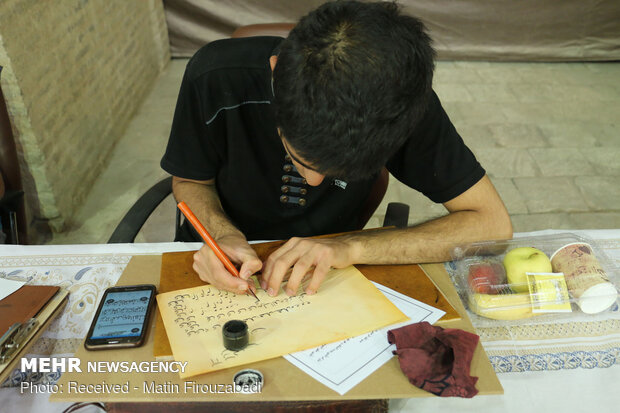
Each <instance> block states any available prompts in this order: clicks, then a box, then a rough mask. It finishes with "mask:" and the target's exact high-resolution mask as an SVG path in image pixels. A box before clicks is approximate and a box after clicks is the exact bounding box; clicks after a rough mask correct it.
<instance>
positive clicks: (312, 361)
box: [284, 283, 445, 394]
mask: <svg viewBox="0 0 620 413" xmlns="http://www.w3.org/2000/svg"><path fill="white" fill-rule="evenodd" d="M373 284H375V286H376V287H377V288H378V289H379V291H381V292H382V293H383V294H384V295H385V296H386V297H387V298H388V299H389V300H390V301H391V302H392V303H393V304H394V305H395V306H396V307H397V308H398V309H399V310H401V311H402V312H403V313H404V314H405V315H407V317H409V318H410V320H409V321H406V322H403V323H399V324H395V325H392V326H388V327H385V328H382V329H379V330H375V331H372V332H370V333H368V334H364V335H362V336H358V337H352V338H349V339H346V340H343V341H339V342H336V343H330V344H326V345H323V346H320V347H316V348H313V349H308V350H305V351H300V352H297V353H293V354H288V355H286V356H284V358H286V359H287V360H288V361H289V362H291V363H293V364H294V365H295V366H297V367H299V368H300V369H301V370H303V371H305V372H306V373H307V374H309V375H310V376H312V377H314V378H315V379H316V380H318V381H319V382H321V383H323V384H324V385H326V386H328V387H330V388H331V389H333V390H335V391H337V392H338V393H340V394H345V393H346V392H348V391H349V390H350V389H352V388H353V387H355V386H356V385H357V384H359V383H360V382H361V381H362V380H364V379H365V378H366V377H368V376H369V375H370V374H371V373H372V372H374V371H375V370H376V369H378V368H379V367H381V366H382V365H383V364H385V363H386V362H387V361H388V360H389V359H390V358H392V350H394V349H395V347H394V346H393V345H390V344H389V343H388V342H387V331H388V330H390V329H393V328H398V327H401V326H403V325H407V324H412V323H416V322H421V321H428V322H429V323H431V324H433V323H435V322H437V320H439V319H440V318H441V317H442V316H443V315H444V314H445V312H443V311H441V310H438V309H436V308H433V307H431V306H429V305H426V304H424V303H421V302H419V301H417V300H414V299H412V298H410V297H407V296H405V295H403V294H400V293H398V292H396V291H394V290H391V289H389V288H387V287H384V286H382V285H380V284H377V283H373Z"/></svg>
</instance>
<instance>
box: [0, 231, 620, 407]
mask: <svg viewBox="0 0 620 413" xmlns="http://www.w3.org/2000/svg"><path fill="white" fill-rule="evenodd" d="M549 232H554V231H539V232H536V233H529V234H516V235H515V236H526V235H543V234H547V233H549ZM555 232H560V231H555ZM561 232H573V233H576V234H579V235H584V236H587V237H589V238H592V239H595V240H597V241H598V242H599V245H603V246H605V248H606V250H605V252H606V254H607V255H608V256H609V257H610V258H612V259H613V260H614V261H615V262H616V263H619V265H618V268H620V230H592V231H561ZM201 245H202V244H200V243H188V244H182V243H158V244H106V245H64V246H61V245H56V246H4V245H0V277H5V278H11V279H22V280H27V281H29V282H30V283H32V284H56V285H62V286H64V287H66V288H68V289H69V290H70V292H71V296H70V301H69V303H68V305H67V308H66V309H65V311H64V313H63V314H62V316H60V317H59V318H58V319H57V320H56V321H54V323H53V324H52V325H51V326H50V328H49V329H48V330H47V331H46V332H45V333H44V334H43V336H42V338H41V339H39V341H38V342H37V343H36V344H35V346H34V348H33V350H32V352H33V354H35V355H36V354H38V355H45V356H49V355H51V356H55V357H60V356H69V355H70V354H72V352H73V351H74V350H75V348H76V346H77V345H79V344H80V343H81V340H82V339H83V337H84V335H85V334H86V331H87V329H88V326H89V325H90V321H91V319H92V317H93V315H94V311H95V310H96V304H97V303H98V301H99V298H100V297H101V294H102V293H103V291H104V290H105V289H106V288H107V287H109V286H111V285H114V284H115V283H116V281H117V280H118V278H119V277H120V274H121V273H122V271H123V269H124V268H125V266H126V265H127V263H128V262H129V259H130V258H131V257H132V256H133V255H144V254H160V253H162V252H169V251H188V250H195V249H198V248H199V247H200V246H201ZM484 344H485V343H484V341H483V345H484ZM616 344H618V346H617V347H620V343H616ZM489 345H490V346H492V344H489ZM610 357H611V358H610ZM606 360H607V362H606V364H605V363H598V364H597V365H596V366H591V365H588V364H587V363H582V362H580V363H577V364H575V365H573V366H571V367H570V369H561V370H557V371H548V370H543V371H525V370H527V369H522V370H523V371H522V372H519V373H499V374H498V375H499V378H500V381H501V382H502V385H503V386H504V389H505V394H504V395H502V396H481V397H475V398H474V399H471V400H466V399H454V398H451V399H445V398H435V397H433V398H428V399H410V400H393V401H392V402H391V410H393V411H426V410H430V409H436V408H440V409H444V408H445V409H446V411H476V412H494V411H502V412H513V411H514V412H520V413H521V412H523V411H528V412H532V411H540V412H548V411H550V410H552V409H553V410H554V411H558V412H577V411H584V412H585V411H591V410H592V409H594V410H595V411H596V412H597V413H601V412H607V411H609V412H611V411H616V410H617V408H618V406H619V405H620V392H618V391H617V386H618V384H617V383H618V381H619V379H620V367H619V365H618V363H620V358H619V357H618V353H617V350H616V353H615V355H614V354H611V356H608V357H607V358H606ZM593 367H595V368H593ZM496 369H497V366H496ZM500 371H501V370H500ZM58 377H59V375H58V374H49V375H39V376H37V377H32V376H26V375H25V374H22V373H21V372H19V371H16V372H15V374H14V375H13V376H12V377H11V380H10V381H9V383H6V384H5V385H13V386H14V385H16V384H18V383H19V382H20V381H21V380H27V381H34V382H42V383H45V382H55V381H56V380H57V379H58ZM47 398H48V395H46V394H39V395H23V394H20V391H19V388H16V387H8V388H7V387H5V388H2V389H0V412H4V411H5V409H6V408H7V406H10V409H9V410H6V411H20V412H37V411H46V412H47V413H53V412H61V411H62V410H63V409H64V408H66V407H67V405H68V404H60V403H49V402H47ZM91 411H95V410H91Z"/></svg>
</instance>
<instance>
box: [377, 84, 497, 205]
mask: <svg viewBox="0 0 620 413" xmlns="http://www.w3.org/2000/svg"><path fill="white" fill-rule="evenodd" d="M386 166H387V169H388V170H389V171H390V172H391V173H392V175H394V176H395V177H396V179H398V180H399V181H401V182H402V183H404V184H405V185H407V186H409V187H411V188H413V189H416V190H418V191H420V192H422V193H423V194H424V195H426V196H427V197H428V198H429V199H431V200H432V201H434V202H437V203H443V202H447V201H449V200H451V199H453V198H455V197H457V196H459V195H461V194H462V193H463V192H465V191H467V190H468V189H469V188H471V187H472V186H473V185H474V184H475V183H477V182H478V181H479V180H480V179H482V177H483V176H484V174H485V170H484V169H483V168H482V166H481V165H480V163H478V161H477V160H476V157H475V156H474V154H473V153H472V152H471V150H470V149H469V148H468V147H467V146H466V145H465V143H464V142H463V139H462V138H461V136H460V135H459V134H458V132H457V131H456V129H455V128H454V125H453V124H452V122H451V121H450V118H449V117H448V115H447V114H446V112H445V111H444V110H443V107H442V106H441V102H440V101H439V98H438V97H437V95H436V94H435V92H433V93H432V96H431V98H430V101H429V105H428V108H427V110H426V112H425V115H424V116H423V118H422V119H421V120H420V122H419V123H418V124H417V126H416V127H415V128H414V131H413V133H412V134H411V136H410V138H409V139H408V140H407V141H406V142H405V144H404V145H403V146H402V147H401V148H400V149H399V150H398V151H397V152H396V153H395V154H394V155H393V156H392V157H391V158H390V160H389V161H388V163H387V165H386Z"/></svg>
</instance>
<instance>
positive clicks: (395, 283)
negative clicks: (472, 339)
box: [153, 241, 460, 359]
mask: <svg viewBox="0 0 620 413" xmlns="http://www.w3.org/2000/svg"><path fill="white" fill-rule="evenodd" d="M280 245H282V241H276V242H267V243H263V244H254V245H252V247H253V248H254V250H255V251H256V253H257V255H258V256H259V258H260V259H261V260H263V261H264V260H265V259H266V258H267V257H268V256H269V255H270V254H271V253H272V252H273V251H275V250H276V249H277V248H278V247H279V246H280ZM193 255H194V251H187V252H170V253H165V254H163V255H162V265H161V275H160V280H159V290H158V292H159V293H165V292H169V291H176V290H181V289H184V288H192V287H197V286H199V285H204V282H203V281H201V280H200V278H199V277H198V274H196V272H195V271H194V270H193V269H192V263H193ZM356 267H357V269H359V270H360V272H361V273H362V274H364V275H365V276H366V278H368V279H369V280H371V281H375V282H377V283H379V284H382V285H384V286H386V287H388V288H391V289H393V290H396V291H398V292H399V293H402V294H405V295H407V296H409V297H411V298H414V299H416V300H418V301H421V302H423V303H425V304H428V305H430V306H433V307H435V308H439V309H440V310H443V311H445V312H446V314H445V315H444V316H443V317H442V320H444V321H445V320H454V319H458V318H460V316H459V314H458V313H457V311H456V310H455V309H454V307H452V305H450V303H449V302H448V301H447V300H446V298H445V297H444V295H443V294H442V293H441V292H440V291H439V290H438V289H437V287H435V284H433V282H432V281H431V280H430V279H429V278H428V276H427V275H426V273H425V272H424V270H422V268H420V266H419V265H356ZM319 291H320V290H319ZM153 355H154V356H155V357H156V358H158V359H166V358H171V357H172V349H171V348H170V343H169V342H168V336H167V335H166V329H165V328H164V323H163V320H162V318H161V315H160V314H159V311H158V312H157V315H156V320H155V345H154V347H153Z"/></svg>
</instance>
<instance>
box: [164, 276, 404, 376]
mask: <svg viewBox="0 0 620 413" xmlns="http://www.w3.org/2000/svg"><path fill="white" fill-rule="evenodd" d="M300 290H301V291H303V286H302V288H300ZM257 296H258V298H259V299H260V301H257V300H256V299H255V298H253V297H251V296H248V295H237V294H234V293H230V292H226V291H221V290H218V289H216V288H215V287H212V286H210V285H204V286H200V287H194V288H188V289H184V290H178V291H172V292H168V293H163V294H159V295H158V296H157V303H158V307H159V311H160V312H161V316H162V319H163V322H164V326H165V328H166V333H167V334H168V339H169V340H170V347H171V348H172V354H173V356H174V359H175V360H176V361H181V362H183V361H187V366H186V368H185V371H184V372H181V373H180V376H181V378H182V379H184V378H187V377H192V376H195V375H198V374H202V373H208V372H210V371H215V370H220V369H224V368H228V367H233V366H238V365H241V364H246V363H251V362H256V361H261V360H267V359H270V358H274V357H278V356H281V355H284V354H288V353H292V352H296V351H301V350H305V349H308V348H312V347H316V346H320V345H322V344H326V343H331V342H334V341H339V340H344V339H346V338H349V337H354V336H357V335H360V334H363V333H367V332H370V331H372V330H376V329H378V328H380V327H384V326H386V325H390V324H394V323H397V322H401V321H405V320H406V319H407V317H406V316H405V315H404V314H403V313H402V312H401V311H400V310H398V308H397V307H396V306H394V304H392V303H391V302H390V301H389V300H388V299H387V298H385V296H384V295H383V294H381V292H379V290H377V288H376V287H375V286H374V285H373V284H372V283H371V282H370V281H368V280H367V279H366V278H365V277H364V276H363V275H362V273H360V272H359V271H358V270H357V269H356V268H355V267H352V266H351V267H347V268H344V269H334V270H331V271H330V272H329V274H328V275H327V277H326V278H325V280H324V281H323V283H322V284H321V288H320V289H319V291H318V293H317V294H314V295H306V294H304V293H301V294H298V295H296V296H293V297H289V296H287V295H285V294H284V293H282V292H280V294H279V295H278V296H276V297H270V296H269V295H267V294H266V293H265V292H264V291H262V290H259V291H258V292H257ZM229 320H244V321H245V322H246V323H247V324H248V330H249V332H250V343H249V345H248V346H247V347H246V348H245V349H243V350H240V351H237V352H234V351H230V350H227V349H225V348H224V345H223V342H222V326H223V325H224V324H225V323H226V322H227V321H229Z"/></svg>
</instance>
